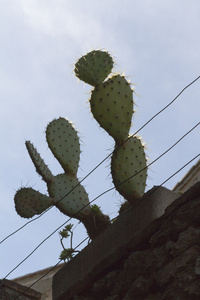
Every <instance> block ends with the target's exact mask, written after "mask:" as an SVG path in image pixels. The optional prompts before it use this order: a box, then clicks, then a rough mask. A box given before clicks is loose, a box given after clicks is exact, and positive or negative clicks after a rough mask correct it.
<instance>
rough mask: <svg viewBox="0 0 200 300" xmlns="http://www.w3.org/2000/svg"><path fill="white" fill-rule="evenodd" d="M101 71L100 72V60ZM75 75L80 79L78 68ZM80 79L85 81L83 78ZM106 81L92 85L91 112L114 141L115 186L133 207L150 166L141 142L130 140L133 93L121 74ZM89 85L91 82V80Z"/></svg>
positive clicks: (87, 71) (112, 168)
mask: <svg viewBox="0 0 200 300" xmlns="http://www.w3.org/2000/svg"><path fill="white" fill-rule="evenodd" d="M85 57H87V55H85V56H83V57H82V58H80V60H79V61H84V58H85ZM97 59H98V57H97ZM99 67H100V69H101V64H100V60H99ZM84 68H85V69H84V72H85V73H87V74H88V73H90V74H91V76H94V74H93V73H92V72H90V67H89V66H88V64H85V65H84ZM102 69H104V68H102ZM101 72H102V71H98V73H101ZM75 74H76V76H77V73H76V66H75ZM78 77H79V78H80V79H81V80H84V79H82V78H83V77H81V76H78ZM100 78H101V77H100V76H99V79H100ZM103 80H104V79H103ZM103 80H101V82H98V84H92V85H94V86H95V87H94V89H93V90H92V92H91V97H90V100H89V102H90V107H91V112H92V114H93V116H94V118H95V119H96V121H97V122H98V123H99V125H100V126H101V127H102V128H103V129H105V130H106V131H107V132H108V134H109V135H110V136H112V137H113V138H114V140H115V150H114V152H113V154H112V158H111V174H112V178H113V183H114V185H115V187H116V189H117V191H118V192H119V193H120V194H121V195H122V196H123V197H124V198H125V199H127V200H128V201H129V202H130V203H134V202H135V201H136V200H137V199H139V198H140V197H141V196H142V195H143V194H144V191H145V186H146V178H147V168H146V166H147V162H146V158H145V153H144V146H143V145H142V143H141V140H140V139H139V138H138V137H136V136H133V137H132V138H130V139H128V137H129V132H130V127H131V121H132V116H133V112H134V111H133V104H134V101H133V89H132V88H131V85H130V83H129V82H128V81H127V80H126V78H125V77H124V76H121V75H120V74H114V75H112V76H111V75H109V78H108V79H107V80H105V81H103ZM84 81H85V80H84ZM87 82H88V83H90V82H92V79H90V80H89V81H87ZM96 82H97V81H96ZM90 84H91V83H90ZM141 170H142V171H141ZM137 173H138V175H136V174H137ZM133 175H134V176H133ZM123 182H124V183H123Z"/></svg>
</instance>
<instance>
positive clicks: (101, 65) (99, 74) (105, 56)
mask: <svg viewBox="0 0 200 300" xmlns="http://www.w3.org/2000/svg"><path fill="white" fill-rule="evenodd" d="M113 65H114V61H113V59H112V57H111V56H110V54H109V53H108V52H106V51H101V50H93V51H91V52H89V53H87V54H86V55H84V56H82V57H81V58H80V59H79V60H78V61H77V62H76V64H75V68H74V72H75V75H76V76H77V77H78V78H79V79H80V80H82V81H84V82H85V83H88V84H90V85H93V86H95V85H97V84H98V83H101V82H103V81H104V80H105V79H106V77H107V76H108V75H109V74H110V72H111V70H112V68H113Z"/></svg>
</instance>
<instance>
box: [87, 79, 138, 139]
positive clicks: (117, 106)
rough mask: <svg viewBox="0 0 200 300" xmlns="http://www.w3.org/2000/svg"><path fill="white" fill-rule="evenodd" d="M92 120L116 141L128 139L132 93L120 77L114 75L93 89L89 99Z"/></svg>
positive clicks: (131, 112)
mask: <svg viewBox="0 0 200 300" xmlns="http://www.w3.org/2000/svg"><path fill="white" fill-rule="evenodd" d="M90 106H91V111H92V114H93V116H94V118H95V119H96V120H97V122H98V123H99V124H100V126H101V127H103V128H104V129H105V130H106V131H107V132H108V133H109V134H110V135H111V136H112V137H113V138H114V139H115V141H116V143H117V144H120V143H122V142H123V141H125V140H126V139H127V138H128V134H129V130H130V127H131V119H132V114H133V91H132V89H131V86H130V84H129V83H128V81H127V80H126V79H125V77H123V76H121V75H114V76H113V77H111V78H110V79H108V80H106V81H105V82H104V83H101V84H99V85H97V86H96V87H95V89H94V90H93V91H92V95H91V99H90Z"/></svg>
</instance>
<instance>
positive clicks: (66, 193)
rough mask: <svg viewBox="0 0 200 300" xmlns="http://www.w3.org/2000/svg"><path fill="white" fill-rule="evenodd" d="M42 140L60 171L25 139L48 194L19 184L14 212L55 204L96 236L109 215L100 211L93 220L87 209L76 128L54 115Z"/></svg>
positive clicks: (34, 210)
mask: <svg viewBox="0 0 200 300" xmlns="http://www.w3.org/2000/svg"><path fill="white" fill-rule="evenodd" d="M46 140H47V143H48V146H49V148H50V150H51V151H52V153H53V154H54V156H55V157H56V159H57V160H58V161H59V163H60V164H61V166H62V168H63V170H64V173H62V174H58V175H56V176H53V174H52V173H51V171H50V170H49V168H48V167H47V165H46V164H45V163H44V161H43V159H42V158H41V157H40V154H39V153H38V152H37V150H36V148H35V147H34V146H33V145H32V144H31V142H29V141H27V142H26V147H27V150H28V152H29V155H30V157H31V159H32V161H33V164H34V165H35V168H36V171H37V172H38V173H39V175H41V176H42V179H43V180H44V181H45V182H46V183H47V189H48V193H49V196H46V195H43V194H41V193H40V192H38V191H35V190H34V189H32V188H21V189H20V190H18V191H17V193H16V195H15V198H14V200H15V208H16V211H17V213H18V214H19V215H20V216H22V217H25V218H31V217H33V216H34V215H35V214H41V213H42V212H43V211H45V210H46V209H47V208H49V207H50V206H52V205H55V206H56V207H57V208H58V209H59V210H60V211H61V212H62V213H64V214H65V215H67V216H69V217H74V218H77V219H79V220H80V221H81V222H83V224H84V225H85V227H86V229H87V231H88V234H89V236H90V237H91V238H94V237H96V236H97V235H98V234H99V233H100V232H101V231H102V230H103V229H105V227H106V226H108V223H109V218H108V217H107V216H105V215H104V214H103V213H100V214H98V220H97V221H96V218H95V216H96V214H95V213H93V212H92V210H91V207H90V205H89V199H88V195H87V193H86V191H85V189H84V187H83V186H82V185H81V184H80V183H79V180H78V178H77V175H76V174H77V170H78V166H79V159H80V143H79V138H78V135H77V132H76V130H75V129H74V127H73V126H72V124H71V123H70V122H69V121H68V120H67V119H65V118H59V119H55V120H53V121H52V122H51V123H49V124H48V126H47V129H46Z"/></svg>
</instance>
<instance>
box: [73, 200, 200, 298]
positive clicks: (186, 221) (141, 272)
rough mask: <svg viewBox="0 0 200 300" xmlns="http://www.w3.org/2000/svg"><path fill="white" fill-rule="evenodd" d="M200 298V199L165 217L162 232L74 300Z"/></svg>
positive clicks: (97, 279) (153, 236)
mask: <svg viewBox="0 0 200 300" xmlns="http://www.w3.org/2000/svg"><path fill="white" fill-rule="evenodd" d="M94 299H95V300H122V299H123V300H143V299H144V300H154V299H155V300H158V299H159V300H167V299H169V300H173V299H174V300H179V299H180V300H190V299H191V300H193V299H194V300H195V299H200V198H198V199H195V200H192V201H189V202H188V203H186V204H183V205H181V206H180V207H179V208H178V209H176V210H174V211H172V213H170V214H167V215H166V217H164V218H163V221H162V223H161V226H160V228H159V230H157V231H156V232H154V233H153V234H152V236H151V238H150V239H148V240H146V241H143V242H142V244H141V245H139V246H138V249H137V250H136V251H134V252H132V253H129V255H127V256H126V257H123V258H122V259H121V260H120V261H118V262H117V263H115V265H113V266H112V268H111V269H110V270H107V271H106V272H104V274H101V277H100V278H96V279H95V280H94V282H93V283H92V284H91V285H90V286H89V287H87V288H86V290H85V291H83V292H82V293H81V294H79V295H76V296H74V297H73V300H94Z"/></svg>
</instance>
